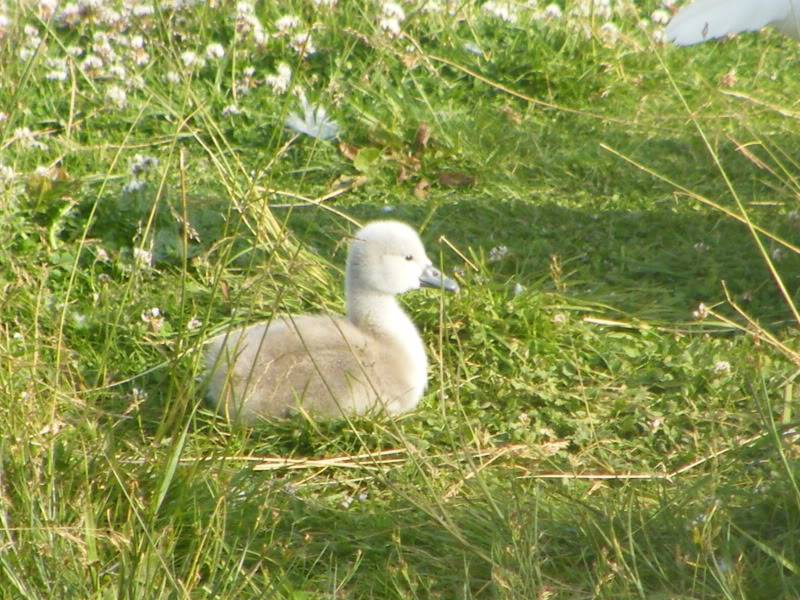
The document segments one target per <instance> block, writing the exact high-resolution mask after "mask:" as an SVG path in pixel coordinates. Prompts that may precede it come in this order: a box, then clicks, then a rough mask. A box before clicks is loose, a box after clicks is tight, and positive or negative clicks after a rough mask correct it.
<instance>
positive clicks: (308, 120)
mask: <svg viewBox="0 0 800 600" xmlns="http://www.w3.org/2000/svg"><path fill="white" fill-rule="evenodd" d="M300 103H301V105H302V108H303V116H302V117H300V116H299V115H298V114H297V113H291V114H290V115H289V116H288V117H287V118H286V127H288V128H289V129H291V130H292V131H295V132H297V133H301V134H304V135H307V136H309V137H313V138H316V139H318V140H323V141H329V140H332V139H334V138H336V136H338V135H339V131H340V128H339V125H338V124H337V123H336V121H333V120H331V119H329V118H328V113H327V112H326V111H325V109H324V108H322V107H321V106H317V107H316V108H315V107H313V106H311V105H310V104H309V103H308V100H306V99H305V98H301V100H300Z"/></svg>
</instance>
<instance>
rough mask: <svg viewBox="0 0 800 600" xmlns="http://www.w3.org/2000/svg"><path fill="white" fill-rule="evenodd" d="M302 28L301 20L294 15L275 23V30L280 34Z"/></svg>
mask: <svg viewBox="0 0 800 600" xmlns="http://www.w3.org/2000/svg"><path fill="white" fill-rule="evenodd" d="M299 26H300V19H299V18H298V17H296V16H294V15H284V16H282V17H281V18H280V19H278V20H277V21H275V28H276V29H277V30H278V33H289V31H291V30H292V29H297V28H298V27H299Z"/></svg>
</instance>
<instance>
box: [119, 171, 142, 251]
mask: <svg viewBox="0 0 800 600" xmlns="http://www.w3.org/2000/svg"><path fill="white" fill-rule="evenodd" d="M145 185H147V183H146V182H145V181H144V180H143V179H138V178H136V177H134V178H133V179H131V180H130V181H129V182H128V183H126V184H125V185H124V186H123V187H122V193H123V194H134V193H136V192H138V191H139V190H141V189H144V186H145ZM136 250H138V248H137V249H136ZM136 250H134V255H135V254H136Z"/></svg>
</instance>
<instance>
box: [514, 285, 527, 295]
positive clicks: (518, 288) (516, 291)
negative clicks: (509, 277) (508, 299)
mask: <svg viewBox="0 0 800 600" xmlns="http://www.w3.org/2000/svg"><path fill="white" fill-rule="evenodd" d="M524 292H525V286H524V285H522V284H521V283H519V282H517V283H515V284H514V295H515V296H519V295H520V294H522V293H524Z"/></svg>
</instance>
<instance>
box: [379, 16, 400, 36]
mask: <svg viewBox="0 0 800 600" xmlns="http://www.w3.org/2000/svg"><path fill="white" fill-rule="evenodd" d="M378 27H380V28H381V29H382V30H383V31H385V32H386V33H388V34H389V35H391V36H392V37H397V36H399V35H400V31H401V29H400V21H399V20H398V19H396V18H394V17H383V18H382V19H381V20H380V21H378Z"/></svg>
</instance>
